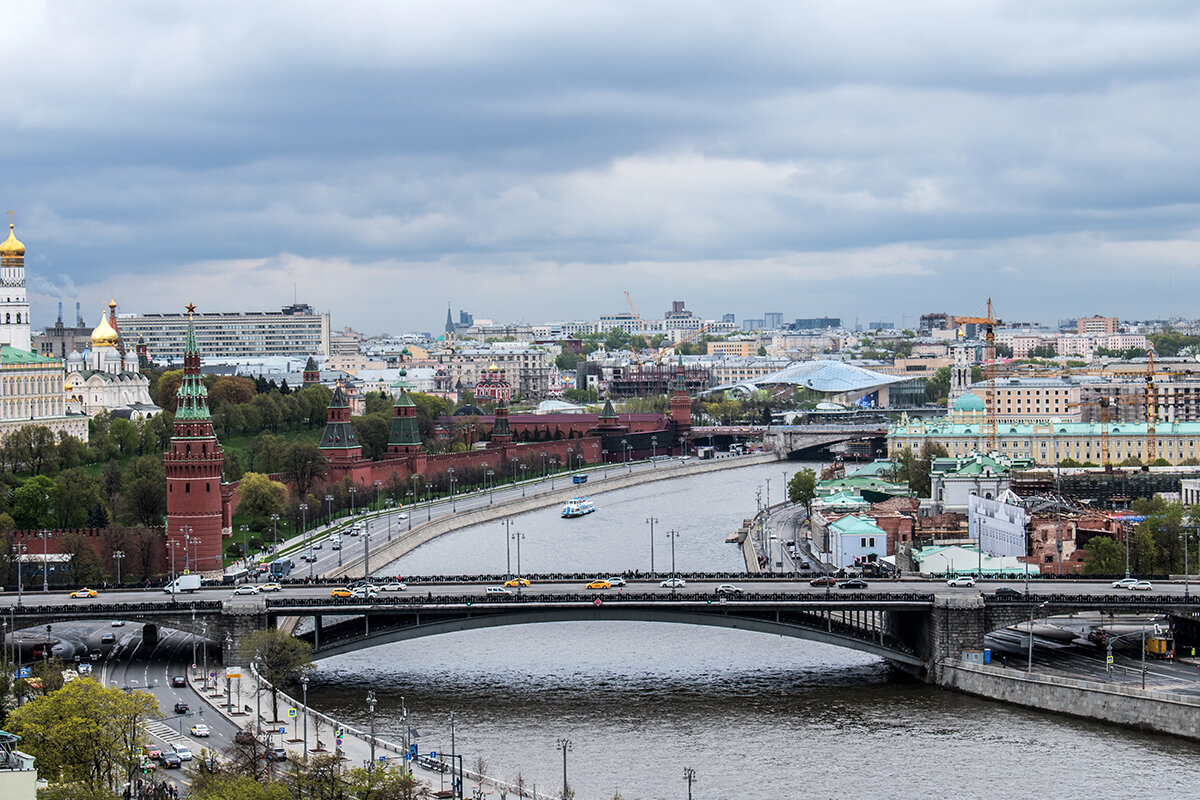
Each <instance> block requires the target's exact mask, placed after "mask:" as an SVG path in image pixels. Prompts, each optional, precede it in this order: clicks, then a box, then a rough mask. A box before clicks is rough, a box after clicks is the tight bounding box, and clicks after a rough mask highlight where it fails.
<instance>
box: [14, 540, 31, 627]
mask: <svg viewBox="0 0 1200 800" xmlns="http://www.w3.org/2000/svg"><path fill="white" fill-rule="evenodd" d="M28 549H29V548H27V547H26V546H25V545H23V544H14V545H13V554H14V555H16V557H17V607H18V608H19V607H20V606H21V595H22V593H23V591H24V590H23V589H22V587H21V573H22V572H23V571H24V568H25V551H26V550H28ZM16 633H17V632H16V630H15V629H14V630H13V635H14V636H16ZM14 641H15V639H14Z"/></svg>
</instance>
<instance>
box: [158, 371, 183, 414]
mask: <svg viewBox="0 0 1200 800" xmlns="http://www.w3.org/2000/svg"><path fill="white" fill-rule="evenodd" d="M181 383H183V370H181V369H172V370H167V371H166V372H164V373H163V374H162V376H161V377H160V378H159V379H158V394H157V395H155V400H156V401H157V402H158V407H159V408H162V409H164V410H166V411H170V412H171V413H172V414H174V413H175V404H176V402H178V399H179V398H177V397H176V395H177V394H178V393H179V384H181Z"/></svg>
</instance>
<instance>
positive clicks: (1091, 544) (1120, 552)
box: [1083, 536, 1125, 575]
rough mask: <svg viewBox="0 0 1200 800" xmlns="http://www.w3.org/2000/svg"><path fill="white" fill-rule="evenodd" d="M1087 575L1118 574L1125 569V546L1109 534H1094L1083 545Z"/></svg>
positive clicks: (1084, 566)
mask: <svg viewBox="0 0 1200 800" xmlns="http://www.w3.org/2000/svg"><path fill="white" fill-rule="evenodd" d="M1083 552H1084V553H1085V557H1084V561H1083V571H1084V573H1085V574H1087V575H1117V574H1119V573H1121V572H1124V571H1125V547H1124V546H1123V545H1121V544H1120V543H1119V542H1117V541H1116V540H1115V539H1111V538H1109V537H1108V536H1093V537H1092V538H1091V539H1089V540H1088V543H1087V544H1085V545H1084V546H1083Z"/></svg>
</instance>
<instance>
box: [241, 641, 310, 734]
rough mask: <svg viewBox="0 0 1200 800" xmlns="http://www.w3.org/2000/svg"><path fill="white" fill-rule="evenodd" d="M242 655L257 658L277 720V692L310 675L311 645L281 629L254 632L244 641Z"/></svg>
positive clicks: (273, 713)
mask: <svg viewBox="0 0 1200 800" xmlns="http://www.w3.org/2000/svg"><path fill="white" fill-rule="evenodd" d="M241 648H242V655H243V656H245V657H246V658H248V659H257V660H258V663H259V667H258V670H259V674H260V675H262V676H263V678H265V679H266V680H267V682H268V683H270V684H271V719H278V717H279V713H278V705H277V701H278V696H277V695H278V691H279V690H280V689H289V688H293V685H294V684H296V682H297V681H299V680H300V677H301V676H302V675H307V674H311V673H312V671H313V670H314V669H315V667H314V666H313V663H312V647H311V646H310V645H309V644H308V643H307V642H302V641H300V640H299V639H296V638H294V637H293V636H291V635H290V634H288V633H287V632H285V631H281V630H279V629H278V628H267V629H265V630H261V631H255V632H254V633H252V634H250V635H249V636H247V637H245V638H244V639H243V640H242V644H241Z"/></svg>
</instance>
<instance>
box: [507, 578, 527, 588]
mask: <svg viewBox="0 0 1200 800" xmlns="http://www.w3.org/2000/svg"><path fill="white" fill-rule="evenodd" d="M504 585H505V586H510V587H512V588H514V589H516V588H520V587H522V586H528V585H529V581H527V580H526V579H524V578H513V579H512V580H510V581H505V582H504Z"/></svg>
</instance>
